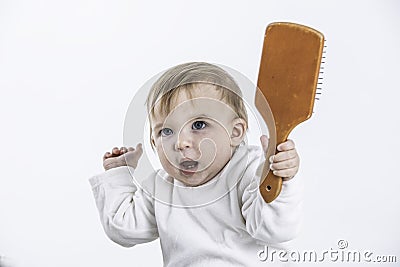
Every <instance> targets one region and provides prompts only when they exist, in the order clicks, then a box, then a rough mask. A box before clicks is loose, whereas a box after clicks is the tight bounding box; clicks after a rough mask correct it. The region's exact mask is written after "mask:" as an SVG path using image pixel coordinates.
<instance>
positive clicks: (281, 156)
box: [272, 149, 298, 163]
mask: <svg viewBox="0 0 400 267" xmlns="http://www.w3.org/2000/svg"><path fill="white" fill-rule="evenodd" d="M297 157H298V155H297V151H296V149H292V150H287V151H283V152H278V153H277V154H275V155H274V158H273V162H272V163H276V162H280V161H285V160H289V159H293V158H297Z"/></svg>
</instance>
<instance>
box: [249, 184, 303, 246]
mask: <svg viewBox="0 0 400 267" xmlns="http://www.w3.org/2000/svg"><path fill="white" fill-rule="evenodd" d="M302 203H303V181H302V178H301V177H294V178H293V179H291V180H289V181H284V182H283V183H282V190H281V193H280V194H279V196H278V197H277V198H276V199H275V200H274V201H272V202H271V203H266V202H265V201H264V199H263V198H262V196H261V193H260V190H259V185H258V183H257V182H256V181H255V179H253V180H252V182H251V183H250V184H249V185H248V186H247V187H246V188H245V190H244V192H243V195H242V215H243V217H244V219H245V221H246V229H247V231H248V233H249V234H250V235H251V236H252V237H253V238H255V239H257V240H259V241H261V242H262V243H264V244H265V243H267V244H277V243H282V242H286V241H289V240H292V239H293V238H295V237H296V236H297V235H298V233H299V230H300V225H301V220H302V206H303V204H302Z"/></svg>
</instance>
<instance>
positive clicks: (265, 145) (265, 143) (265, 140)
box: [260, 135, 269, 153]
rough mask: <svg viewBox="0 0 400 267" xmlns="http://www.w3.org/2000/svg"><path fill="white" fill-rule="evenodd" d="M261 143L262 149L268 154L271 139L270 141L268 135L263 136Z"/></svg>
mask: <svg viewBox="0 0 400 267" xmlns="http://www.w3.org/2000/svg"><path fill="white" fill-rule="evenodd" d="M260 141H261V146H262V149H263V151H264V152H265V153H266V152H267V149H268V143H269V139H268V137H267V136H266V135H261V137H260Z"/></svg>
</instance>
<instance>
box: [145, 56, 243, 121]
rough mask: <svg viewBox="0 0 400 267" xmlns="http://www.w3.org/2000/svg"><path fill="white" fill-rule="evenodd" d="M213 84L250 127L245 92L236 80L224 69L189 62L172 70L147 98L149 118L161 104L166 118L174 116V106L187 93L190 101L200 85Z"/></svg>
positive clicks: (167, 72) (162, 76)
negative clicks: (174, 101) (243, 97)
mask: <svg viewBox="0 0 400 267" xmlns="http://www.w3.org/2000/svg"><path fill="white" fill-rule="evenodd" d="M201 83H203V84H213V85H214V86H215V87H216V89H217V90H219V91H220V92H221V100H222V101H224V102H225V103H226V104H228V105H229V106H230V107H231V108H232V109H233V111H235V112H236V114H237V116H238V117H239V118H241V119H243V120H244V121H245V122H246V128H247V124H248V117H247V111H246V107H245V105H244V103H243V99H242V91H241V90H240V88H239V86H238V84H237V83H236V82H235V80H234V79H233V77H232V76H231V75H229V73H227V72H226V71H225V70H223V69H222V68H220V67H218V66H216V65H213V64H210V63H206V62H189V63H184V64H180V65H177V66H175V67H172V68H170V69H168V70H167V71H166V72H165V73H163V74H162V75H161V76H160V77H159V78H158V79H157V81H156V82H155V83H154V84H153V86H152V87H151V89H150V92H149V94H148V96H147V100H146V105H147V112H148V114H149V115H151V116H154V115H155V114H154V112H155V111H154V106H155V105H156V104H158V102H159V104H160V107H161V109H160V111H161V112H162V113H163V114H169V113H170V112H171V103H173V100H174V99H175V97H176V96H177V95H178V93H180V91H181V90H184V91H185V92H186V93H187V94H188V95H189V96H190V97H192V95H191V91H192V90H193V89H195V87H196V85H198V84H201Z"/></svg>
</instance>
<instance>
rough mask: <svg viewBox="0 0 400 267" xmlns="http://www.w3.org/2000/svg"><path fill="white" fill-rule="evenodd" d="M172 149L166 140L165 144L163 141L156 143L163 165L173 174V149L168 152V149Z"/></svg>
mask: <svg viewBox="0 0 400 267" xmlns="http://www.w3.org/2000/svg"><path fill="white" fill-rule="evenodd" d="M170 149H171V148H170V147H169V146H168V144H166V143H165V142H164V143H163V144H161V142H158V143H156V151H157V155H158V158H159V160H160V163H161V165H162V167H163V168H164V170H165V171H166V172H168V173H169V174H172V173H171V172H173V171H174V166H173V159H171V156H170V154H171V151H170V152H169V153H168V152H167V150H170Z"/></svg>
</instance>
